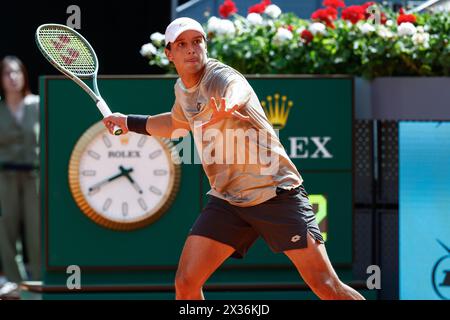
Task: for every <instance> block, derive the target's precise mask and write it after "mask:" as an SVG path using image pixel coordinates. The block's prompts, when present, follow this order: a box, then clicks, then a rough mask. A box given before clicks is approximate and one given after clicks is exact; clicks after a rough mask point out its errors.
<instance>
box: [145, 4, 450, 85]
mask: <svg viewBox="0 0 450 320" xmlns="http://www.w3.org/2000/svg"><path fill="white" fill-rule="evenodd" d="M383 12H384V13H385V14H386V18H387V20H388V22H387V23H386V24H384V25H374V24H370V23H369V22H367V21H359V22H358V23H356V24H354V25H353V24H351V23H350V22H349V21H345V20H342V19H337V20H335V21H334V25H335V28H334V29H333V28H330V27H326V28H325V33H324V34H321V33H317V32H315V29H314V26H313V24H314V23H317V21H311V20H305V19H300V18H298V17H297V16H296V15H294V14H292V13H283V14H281V15H280V16H279V17H278V18H276V19H272V18H270V17H268V16H267V15H262V18H263V19H262V22H261V23H260V24H254V23H251V22H250V21H249V20H248V19H247V18H245V17H242V16H239V15H237V14H234V15H233V16H232V17H231V18H230V20H231V21H232V22H233V25H234V30H232V29H231V30H227V31H226V32H223V30H222V32H218V31H217V30H216V29H215V28H214V27H213V26H212V24H211V23H210V22H209V23H208V24H207V25H205V26H204V27H205V30H207V32H208V54H209V56H210V57H212V58H215V59H218V60H220V61H222V62H224V63H226V64H228V65H230V66H232V67H234V68H236V69H237V70H239V71H240V72H242V73H244V74H349V75H355V76H362V77H364V78H369V79H370V78H375V77H383V76H448V75H449V73H450V44H449V35H450V14H449V13H448V12H440V13H434V14H429V13H425V14H416V18H417V21H416V23H415V26H410V28H412V31H411V32H410V33H408V34H406V35H402V34H403V33H402V32H399V27H400V26H398V25H397V22H396V21H397V16H398V15H397V14H396V13H394V12H392V11H389V10H388V9H383ZM213 19H216V22H217V21H219V22H220V21H223V20H220V19H218V18H215V17H214V18H213ZM315 26H317V24H316V25H315ZM402 27H403V25H402ZM280 28H282V29H283V30H282V31H283V32H284V34H286V32H287V31H288V29H291V31H289V32H290V33H291V35H292V38H289V37H284V38H283V36H279V35H277V32H278V31H279V29H280ZM305 29H307V30H311V31H314V32H313V33H315V34H314V38H313V39H312V41H310V42H309V41H308V40H306V39H302V37H301V33H302V31H303V30H305ZM280 37H281V38H280ZM155 47H156V49H157V53H156V54H153V55H150V56H149V63H150V64H152V65H158V66H160V67H161V68H163V69H165V70H167V71H168V72H173V67H171V65H170V64H168V63H167V61H166V60H164V59H165V58H164V46H163V44H161V43H159V46H158V45H156V44H155Z"/></svg>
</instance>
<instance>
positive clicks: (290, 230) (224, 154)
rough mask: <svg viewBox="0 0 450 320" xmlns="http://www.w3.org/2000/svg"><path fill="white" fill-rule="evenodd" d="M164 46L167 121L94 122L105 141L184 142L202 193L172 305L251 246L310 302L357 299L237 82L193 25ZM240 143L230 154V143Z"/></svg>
mask: <svg viewBox="0 0 450 320" xmlns="http://www.w3.org/2000/svg"><path fill="white" fill-rule="evenodd" d="M165 43H166V49H165V53H166V56H167V58H168V59H169V61H170V62H172V63H173V64H174V66H175V68H176V71H177V73H178V75H179V78H178V80H177V81H176V84H175V103H174V105H173V107H172V110H171V112H167V113H163V114H157V115H152V116H148V115H128V116H126V115H123V114H120V113H114V114H113V115H111V116H109V117H106V118H105V119H104V120H103V122H104V124H105V126H106V127H107V128H108V130H109V132H110V133H112V130H113V127H114V125H117V126H119V127H121V128H122V130H123V131H124V133H127V132H128V131H133V132H137V133H140V134H146V135H155V136H160V137H166V138H177V137H181V136H185V135H187V134H188V133H189V131H192V132H193V136H194V141H195V143H196V146H197V150H198V151H199V153H200V154H201V159H202V165H203V168H204V170H205V172H206V175H207V176H208V179H209V182H210V184H211V190H210V191H209V192H208V194H209V201H208V203H207V204H206V206H205V208H203V210H202V212H201V214H200V215H199V217H198V219H197V220H196V222H195V223H194V225H193V227H192V229H191V231H190V234H189V236H188V238H187V240H186V243H185V245H184V248H183V252H182V254H181V258H180V261H179V265H178V270H177V273H176V279H175V288H176V299H191V300H192V299H204V295H203V291H202V287H203V285H204V283H205V282H206V281H207V280H208V278H209V277H210V276H211V274H212V273H213V272H214V271H215V270H217V268H218V267H219V266H220V265H221V264H222V263H223V262H224V261H225V260H226V259H227V258H229V257H230V256H232V257H235V258H243V257H244V256H245V254H246V253H247V251H248V250H249V248H250V247H251V246H252V245H253V243H254V242H255V240H256V239H257V238H258V237H259V236H261V237H262V238H263V239H264V240H265V242H266V243H267V244H268V245H269V247H270V248H271V250H272V251H273V252H283V253H284V254H285V255H286V256H287V257H288V258H289V259H290V260H291V261H292V263H293V264H294V265H295V267H296V268H297V270H298V272H299V273H300V274H301V277H302V278H303V279H304V281H305V282H306V283H307V284H308V285H309V287H310V288H311V289H312V290H313V292H314V293H315V294H316V295H317V296H318V297H319V298H321V299H364V298H363V296H362V295H361V294H359V293H358V292H357V291H355V290H354V289H352V288H350V287H349V286H348V285H346V284H344V283H342V282H341V281H340V279H339V278H338V276H337V274H336V272H335V271H334V269H333V267H332V265H331V263H330V260H329V258H328V256H327V253H326V250H325V245H324V241H323V238H322V235H321V233H320V230H319V227H318V224H317V222H316V219H315V215H314V213H313V209H312V207H311V205H310V203H309V199H308V193H307V192H306V190H305V188H304V187H303V185H302V182H303V179H302V177H301V175H300V174H299V172H298V171H297V169H296V167H295V165H294V164H293V163H292V161H291V160H290V159H289V157H288V156H287V154H286V152H285V150H284V148H283V146H282V144H281V143H280V141H279V139H278V137H277V135H276V133H275V131H274V129H273V127H272V126H271V124H270V122H269V121H268V119H267V117H266V115H265V113H264V111H263V108H262V107H261V105H260V102H259V99H258V97H257V96H256V94H255V92H254V91H253V89H252V87H251V86H250V84H249V83H248V82H247V80H246V79H245V78H244V77H243V76H242V75H241V74H240V73H239V72H238V71H236V70H234V69H233V68H231V67H229V66H227V65H225V64H223V63H221V62H219V61H217V60H214V59H210V58H208V57H207V45H206V34H205V31H204V30H203V28H202V26H201V25H200V24H199V23H198V22H197V21H195V20H192V19H190V18H178V19H176V20H174V21H173V22H172V23H170V24H169V26H168V27H167V29H166V32H165ZM230 136H231V137H232V139H228V138H229V137H230ZM242 136H245V140H243V141H245V142H244V143H239V145H238V146H237V147H238V149H239V150H238V151H237V152H236V150H235V149H233V148H231V147H230V145H233V144H232V141H231V140H233V139H234V138H237V139H239V138H242ZM241 141H242V140H241ZM235 147H236V146H235ZM233 151H234V152H233ZM236 158H238V159H237V160H236ZM243 159H245V160H243Z"/></svg>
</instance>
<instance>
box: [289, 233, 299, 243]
mask: <svg viewBox="0 0 450 320" xmlns="http://www.w3.org/2000/svg"><path fill="white" fill-rule="evenodd" d="M300 239H301V236H299V235H298V234H297V235H295V236H293V237H292V238H291V242H294V243H295V242H297V241H298V240H300Z"/></svg>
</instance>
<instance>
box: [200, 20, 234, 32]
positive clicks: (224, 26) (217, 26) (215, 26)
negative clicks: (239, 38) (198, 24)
mask: <svg viewBox="0 0 450 320" xmlns="http://www.w3.org/2000/svg"><path fill="white" fill-rule="evenodd" d="M206 28H207V30H208V32H214V33H217V34H219V35H232V34H235V33H236V28H235V27H234V24H233V22H231V21H230V20H227V19H219V18H217V17H211V18H209V20H208V23H207V25H206Z"/></svg>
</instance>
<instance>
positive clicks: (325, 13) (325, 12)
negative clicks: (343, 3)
mask: <svg viewBox="0 0 450 320" xmlns="http://www.w3.org/2000/svg"><path fill="white" fill-rule="evenodd" d="M336 18H337V10H336V9H334V8H331V7H328V8H326V9H318V10H316V11H314V12H313V13H312V14H311V19H313V20H319V21H322V22H323V23H325V24H326V25H327V27H329V28H332V29H334V24H333V20H336Z"/></svg>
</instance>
